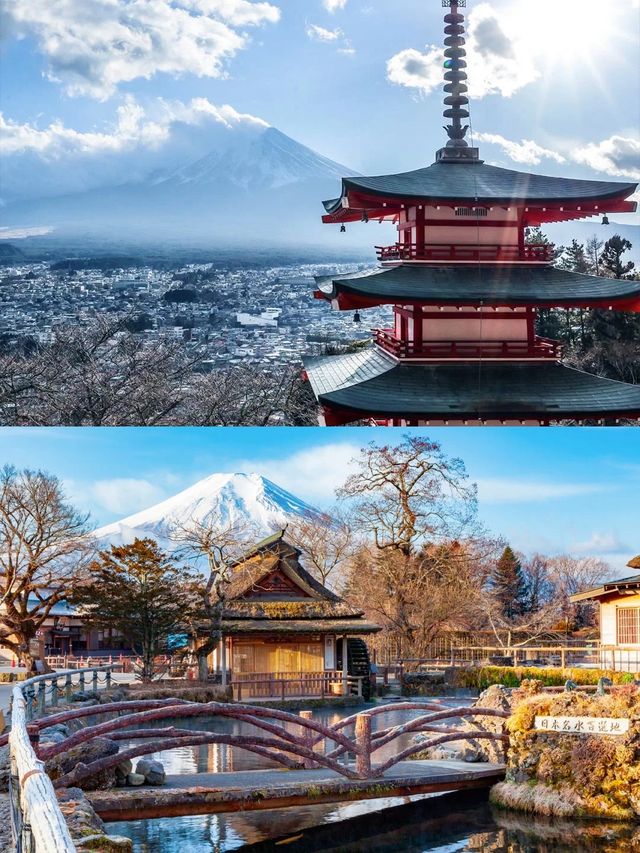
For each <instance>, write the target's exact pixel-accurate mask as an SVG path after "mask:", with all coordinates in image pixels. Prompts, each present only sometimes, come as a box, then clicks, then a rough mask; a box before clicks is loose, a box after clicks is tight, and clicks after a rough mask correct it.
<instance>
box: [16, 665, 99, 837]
mask: <svg viewBox="0 0 640 853" xmlns="http://www.w3.org/2000/svg"><path fill="white" fill-rule="evenodd" d="M74 680H75V683H74ZM87 684H91V686H92V689H95V690H98V689H99V687H100V686H101V685H105V686H106V687H109V686H110V684H111V668H110V667H109V666H102V667H99V668H93V669H84V670H79V671H78V670H76V671H75V672H73V673H72V672H62V673H53V674H51V675H38V676H36V677H35V678H30V679H28V680H27V681H24V682H22V683H21V684H18V685H16V687H15V688H14V690H13V693H12V697H11V730H10V732H9V736H8V743H9V757H10V765H11V772H10V776H9V793H10V799H11V828H12V832H13V839H14V845H15V850H16V853H75V850H76V848H75V845H74V844H73V841H72V840H71V836H70V834H69V829H68V827H67V823H66V821H65V819H64V816H63V815H62V812H61V811H60V807H59V805H58V800H57V798H56V794H55V791H54V788H53V785H52V783H51V780H50V779H49V777H48V776H47V774H46V772H45V769H44V762H43V761H42V760H41V759H40V758H39V757H38V756H37V755H36V752H35V750H34V748H33V745H32V743H31V737H32V735H33V732H34V730H33V728H32V726H31V722H32V720H33V719H34V716H35V715H36V714H37V713H39V712H42V711H44V709H45V707H46V705H47V704H49V705H57V704H58V701H59V699H60V697H61V696H62V695H63V696H65V698H67V699H70V698H71V695H72V692H73V690H74V689H84V688H85V687H86V685H87ZM44 723H45V725H46V724H48V718H45V721H44Z"/></svg>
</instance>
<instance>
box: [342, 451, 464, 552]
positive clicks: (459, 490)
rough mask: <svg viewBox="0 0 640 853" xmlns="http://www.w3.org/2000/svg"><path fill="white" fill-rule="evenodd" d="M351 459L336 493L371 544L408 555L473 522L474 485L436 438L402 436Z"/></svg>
mask: <svg viewBox="0 0 640 853" xmlns="http://www.w3.org/2000/svg"><path fill="white" fill-rule="evenodd" d="M355 462H356V466H357V468H356V471H355V472H354V473H353V474H351V476H349V477H348V479H347V481H346V482H345V484H344V486H343V487H342V488H341V489H339V490H338V497H339V498H342V499H349V500H352V501H353V504H352V505H353V513H354V519H355V521H356V522H357V523H359V524H360V525H361V527H362V529H363V530H365V531H368V532H369V533H370V534H371V535H372V536H373V538H374V541H375V545H376V547H377V548H379V549H381V550H384V549H390V550H397V551H400V552H401V553H402V554H403V555H404V556H409V555H410V554H412V553H413V552H414V551H415V549H416V547H418V546H419V544H420V543H424V542H431V543H433V542H437V541H445V540H447V539H449V540H450V539H454V538H457V537H459V536H461V535H463V534H464V533H465V531H466V532H468V531H469V528H470V526H471V525H472V524H473V522H474V520H475V517H476V511H477V490H476V487H475V485H473V484H471V483H470V482H469V479H468V476H467V473H466V470H465V467H464V463H463V462H462V460H461V459H455V458H449V457H448V456H446V454H445V453H444V452H443V450H442V448H441V447H440V445H439V444H438V443H437V442H435V441H431V440H430V439H428V438H421V437H417V436H409V435H407V436H405V437H404V438H403V440H402V442H401V443H400V444H398V445H395V446H390V445H385V446H383V447H380V446H378V445H376V444H373V443H372V444H369V445H368V446H367V447H366V448H364V449H363V450H362V452H361V454H360V457H359V458H358V459H357V460H355Z"/></svg>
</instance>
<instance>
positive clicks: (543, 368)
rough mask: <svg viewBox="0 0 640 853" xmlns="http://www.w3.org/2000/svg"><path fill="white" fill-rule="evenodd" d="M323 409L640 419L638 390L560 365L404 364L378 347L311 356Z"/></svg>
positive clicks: (361, 414) (380, 414)
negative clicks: (332, 354) (342, 353)
mask: <svg viewBox="0 0 640 853" xmlns="http://www.w3.org/2000/svg"><path fill="white" fill-rule="evenodd" d="M305 370H306V373H307V375H308V377H309V381H310V382H311V385H312V388H313V390H314V393H315V394H316V397H317V399H318V401H319V402H320V404H321V405H323V406H325V407H327V408H329V409H331V410H334V411H336V410H337V411H341V412H343V413H344V422H345V423H348V422H349V421H350V420H357V419H360V418H371V417H374V418H398V417H400V418H407V417H412V418H420V419H425V420H466V419H469V420H472V419H481V420H543V421H544V420H553V421H558V420H567V419H592V418H593V419H600V418H638V417H640V385H627V384H625V383H623V382H616V381H613V380H611V379H603V378H602V377H599V376H593V375H591V374H589V373H584V372H582V371H579V370H575V369H574V368H570V367H566V366H565V365H562V364H558V363H555V362H554V363H549V364H540V363H535V364H524V363H518V362H508V363H496V362H483V363H482V364H481V365H480V363H479V362H467V363H464V364H461V363H453V364H450V363H447V364H444V363H438V364H433V363H432V364H411V365H409V364H402V363H399V362H397V361H395V360H394V359H393V358H391V357H390V356H387V355H386V354H385V353H383V352H382V351H380V350H378V349H377V348H376V347H372V348H370V349H368V350H365V351H363V352H360V353H354V354H349V355H343V356H332V357H324V358H309V359H305Z"/></svg>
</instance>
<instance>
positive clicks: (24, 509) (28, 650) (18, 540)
mask: <svg viewBox="0 0 640 853" xmlns="http://www.w3.org/2000/svg"><path fill="white" fill-rule="evenodd" d="M87 520H88V517H87V516H84V515H81V514H80V513H78V512H77V511H76V510H75V509H74V508H73V507H72V506H71V505H70V504H69V503H67V501H66V498H65V495H64V493H63V490H62V487H61V485H60V483H59V481H58V480H57V479H56V478H55V477H52V476H50V475H49V474H45V473H43V472H42V471H29V470H25V471H17V470H16V469H15V468H12V467H8V466H7V467H5V468H3V469H2V471H0V646H5V647H6V648H8V649H10V650H11V651H13V652H14V653H15V654H16V655H17V656H18V657H19V658H20V659H21V660H23V661H24V662H25V663H26V664H27V665H28V666H29V667H30V668H34V667H35V661H37V660H39V659H40V653H39V652H37V651H36V650H35V649H34V648H33V643H32V642H31V641H32V640H35V639H36V638H37V636H38V632H39V631H40V630H41V629H42V627H43V625H44V624H45V622H46V621H47V619H48V618H49V617H50V615H51V612H52V610H53V608H54V607H55V606H56V605H57V604H59V603H60V602H61V601H64V600H65V598H66V597H67V595H68V593H69V591H70V588H71V585H72V584H73V583H74V582H75V581H77V580H78V579H81V578H82V577H84V575H85V574H86V571H87V567H88V565H89V563H90V560H91V558H92V556H93V553H94V549H93V546H92V542H91V540H90V538H89V537H88V535H87Z"/></svg>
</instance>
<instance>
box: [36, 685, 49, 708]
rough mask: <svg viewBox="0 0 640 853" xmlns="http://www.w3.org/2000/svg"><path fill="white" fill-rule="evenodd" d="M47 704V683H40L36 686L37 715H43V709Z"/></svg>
mask: <svg viewBox="0 0 640 853" xmlns="http://www.w3.org/2000/svg"><path fill="white" fill-rule="evenodd" d="M46 703H47V682H46V681H41V682H40V683H39V684H38V713H40V714H44V708H45V705H46Z"/></svg>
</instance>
